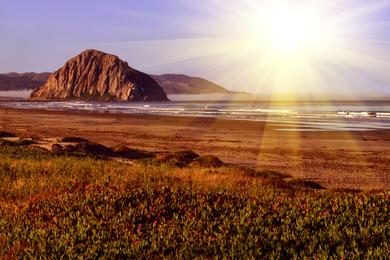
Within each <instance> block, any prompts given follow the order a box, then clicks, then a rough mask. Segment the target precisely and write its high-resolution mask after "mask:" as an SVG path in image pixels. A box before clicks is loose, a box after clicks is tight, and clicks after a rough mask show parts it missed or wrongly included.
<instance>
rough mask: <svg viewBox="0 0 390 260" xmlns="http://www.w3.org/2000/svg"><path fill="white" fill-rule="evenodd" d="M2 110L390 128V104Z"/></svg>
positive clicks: (287, 126) (71, 104)
mask: <svg viewBox="0 0 390 260" xmlns="http://www.w3.org/2000/svg"><path fill="white" fill-rule="evenodd" d="M0 106H2V107H9V108H20V109H45V110H72V111H91V112H97V113H116V114H134V115H169V116H187V117H210V118H224V119H231V120H252V121H264V122H272V123H277V125H278V128H277V130H279V131H367V130H383V129H390V102H384V101H365V102H358V101H336V102H332V103H329V102H285V103H268V102H244V101H231V102H229V101H202V102H197V101H171V102H164V103H157V102H156V103H154V102H151V103H123V102H106V103H98V102H81V101H67V102H2V103H0Z"/></svg>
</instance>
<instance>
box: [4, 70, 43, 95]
mask: <svg viewBox="0 0 390 260" xmlns="http://www.w3.org/2000/svg"><path fill="white" fill-rule="evenodd" d="M49 75H50V72H43V73H35V72H27V73H17V72H10V73H6V74H0V91H11V90H25V89H36V88H39V87H40V86H41V85H42V84H43V83H45V81H46V80H47V79H48V78H49Z"/></svg>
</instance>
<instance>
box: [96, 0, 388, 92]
mask: <svg viewBox="0 0 390 260" xmlns="http://www.w3.org/2000/svg"><path fill="white" fill-rule="evenodd" d="M183 4H185V5H190V7H191V8H192V9H193V10H194V13H203V15H204V18H203V19H198V18H199V17H197V16H196V15H192V16H190V17H189V18H188V20H186V21H185V23H183V24H182V25H181V27H183V29H185V30H186V32H187V35H191V34H192V32H193V36H191V37H183V38H180V37H176V38H172V39H160V40H158V41H153V40H148V41H142V42H139V41H138V42H126V43H122V44H121V46H122V48H123V52H126V49H127V50H128V49H131V48H132V47H140V46H141V47H142V48H137V49H141V50H142V51H140V52H139V53H131V54H129V55H128V56H129V57H131V60H133V61H134V63H138V60H139V61H140V62H139V63H140V64H143V65H142V67H143V69H144V70H146V71H152V72H154V71H156V72H157V71H159V70H162V68H164V70H165V71H173V72H177V73H187V74H197V75H199V76H203V77H207V78H209V79H211V80H213V81H216V82H217V83H220V84H221V85H224V86H226V87H228V88H231V89H234V90H241V91H247V92H252V93H258V94H259V95H264V96H273V97H274V98H280V99H283V98H289V99H292V98H296V99H311V98H313V97H314V96H315V97H316V98H319V97H321V95H322V96H324V97H328V96H330V95H333V94H334V93H339V94H340V96H342V97H348V96H351V97H354V95H360V96H361V95H362V93H363V94H364V93H365V94H369V93H370V92H371V90H372V88H375V90H379V91H382V92H384V91H386V87H385V86H386V84H388V83H389V82H390V75H389V73H388V72H387V70H388V68H389V67H390V52H389V51H388V49H389V48H390V35H386V32H388V31H389V29H390V18H389V17H388V16H387V15H385V14H383V10H389V8H390V1H389V0H387V1H378V0H376V1H370V2H363V1H359V3H357V2H356V1H354V2H352V1H337V0H330V1H325V0H321V1H300V2H299V3H297V2H292V1H253V0H246V1H218V0H214V1H207V5H202V1H201V2H196V3H188V1H183ZM206 6H207V8H206ZM110 46H112V45H110V44H107V45H106V46H103V47H105V48H106V49H109V48H110ZM112 48H113V49H114V48H115V49H118V44H115V47H112ZM148 57H149V58H148ZM141 59H142V62H141ZM131 60H130V61H131ZM319 95H320V96H319Z"/></svg>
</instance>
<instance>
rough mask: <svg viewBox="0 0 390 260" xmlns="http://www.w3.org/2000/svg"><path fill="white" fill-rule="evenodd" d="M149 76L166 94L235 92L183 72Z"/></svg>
mask: <svg viewBox="0 0 390 260" xmlns="http://www.w3.org/2000/svg"><path fill="white" fill-rule="evenodd" d="M151 77H152V78H153V79H154V80H156V81H157V82H158V83H159V84H160V85H161V87H162V88H163V89H164V91H165V93H167V94H168V95H179V94H187V95H188V94H211V93H222V94H233V93H235V92H234V91H230V90H227V89H225V88H223V87H221V86H219V85H217V84H215V83H213V82H211V81H209V80H206V79H204V78H200V77H190V76H187V75H183V74H162V75H151Z"/></svg>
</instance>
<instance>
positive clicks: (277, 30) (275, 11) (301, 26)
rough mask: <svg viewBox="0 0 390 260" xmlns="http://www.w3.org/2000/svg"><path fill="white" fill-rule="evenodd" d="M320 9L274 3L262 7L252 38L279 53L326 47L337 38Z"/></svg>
mask: <svg viewBox="0 0 390 260" xmlns="http://www.w3.org/2000/svg"><path fill="white" fill-rule="evenodd" d="M315 13H318V12H317V10H310V9H309V8H307V7H305V6H300V7H299V8H294V7H293V6H289V5H284V6H283V5H277V6H276V5H274V6H271V7H269V8H267V9H265V8H264V9H261V10H259V11H258V12H257V13H256V14H255V15H254V17H253V18H252V20H253V22H252V24H253V25H252V26H251V32H250V34H251V35H252V40H254V41H255V42H256V45H257V47H258V48H260V47H261V48H266V49H267V50H268V51H271V52H274V53H275V54H276V55H298V54H299V55H301V54H305V53H308V52H312V51H314V50H316V51H318V50H321V48H326V47H327V44H329V42H330V41H332V40H334V39H335V35H336V32H337V29H336V28H332V24H331V23H329V22H328V21H327V20H326V19H325V18H324V17H321V16H316V15H315Z"/></svg>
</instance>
